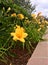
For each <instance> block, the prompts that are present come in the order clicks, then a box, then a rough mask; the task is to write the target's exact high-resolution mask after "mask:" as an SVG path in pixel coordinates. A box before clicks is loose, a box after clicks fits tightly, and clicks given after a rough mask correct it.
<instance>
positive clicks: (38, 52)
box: [27, 30, 48, 65]
mask: <svg viewBox="0 0 48 65" xmlns="http://www.w3.org/2000/svg"><path fill="white" fill-rule="evenodd" d="M43 39H46V41H41V42H39V43H38V45H37V47H36V49H35V51H34V53H33V54H32V56H31V58H30V59H29V61H28V63H27V65H48V30H47V31H46V34H45V35H44V36H43Z"/></svg>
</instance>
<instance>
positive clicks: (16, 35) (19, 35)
mask: <svg viewBox="0 0 48 65" xmlns="http://www.w3.org/2000/svg"><path fill="white" fill-rule="evenodd" d="M11 36H13V40H14V41H17V40H19V41H21V42H25V39H24V38H26V37H27V36H28V34H27V33H25V30H24V28H23V27H20V26H18V25H17V26H16V29H15V32H12V33H11Z"/></svg>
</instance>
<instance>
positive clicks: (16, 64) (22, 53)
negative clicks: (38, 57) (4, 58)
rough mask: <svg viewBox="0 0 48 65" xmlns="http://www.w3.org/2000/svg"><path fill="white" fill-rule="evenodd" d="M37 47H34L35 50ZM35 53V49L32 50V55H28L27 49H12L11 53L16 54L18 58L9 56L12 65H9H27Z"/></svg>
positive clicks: (0, 64) (1, 63)
mask: <svg viewBox="0 0 48 65" xmlns="http://www.w3.org/2000/svg"><path fill="white" fill-rule="evenodd" d="M36 45H37V44H36ZM36 45H35V46H34V48H35V47H36ZM33 51H34V49H31V53H28V51H27V50H26V49H24V50H23V49H21V48H18V47H16V48H15V49H11V52H13V53H15V54H16V55H17V56H16V57H11V56H8V59H9V60H10V64H9V63H8V64H7V65H26V64H27V62H28V60H29V58H30V57H31V55H32V53H33ZM0 65H6V64H4V63H3V62H0Z"/></svg>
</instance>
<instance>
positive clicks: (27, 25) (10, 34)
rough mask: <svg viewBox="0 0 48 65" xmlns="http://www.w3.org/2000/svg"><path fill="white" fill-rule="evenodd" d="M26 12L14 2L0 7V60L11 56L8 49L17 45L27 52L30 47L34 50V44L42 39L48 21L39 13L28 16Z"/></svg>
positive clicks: (4, 60)
mask: <svg viewBox="0 0 48 65" xmlns="http://www.w3.org/2000/svg"><path fill="white" fill-rule="evenodd" d="M2 6H3V5H2ZM26 13H27V12H26V11H25V10H23V9H22V8H19V6H18V7H17V5H16V4H12V6H11V5H10V6H5V5H4V6H3V7H1V8H0V60H1V61H3V62H5V63H7V61H6V59H7V56H8V55H11V56H13V54H12V53H11V52H10V50H11V49H14V48H16V47H17V46H18V47H21V48H23V50H24V48H25V49H27V50H28V51H29V52H31V48H32V49H33V50H34V45H36V44H37V43H38V42H39V41H40V40H41V39H42V35H43V34H44V32H45V30H46V27H47V25H48V22H47V21H46V20H45V19H44V17H43V16H42V15H41V13H38V14H37V15H35V14H31V15H29V16H27V15H28V14H27V15H26ZM29 17H31V19H29ZM7 60H8V59H7Z"/></svg>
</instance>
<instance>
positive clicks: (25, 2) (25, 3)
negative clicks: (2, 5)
mask: <svg viewBox="0 0 48 65" xmlns="http://www.w3.org/2000/svg"><path fill="white" fill-rule="evenodd" d="M14 2H15V3H16V4H17V5H19V6H22V8H24V9H25V10H27V12H28V13H29V14H31V13H32V12H33V11H34V10H35V5H34V6H33V5H32V4H31V2H30V0H14Z"/></svg>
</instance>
